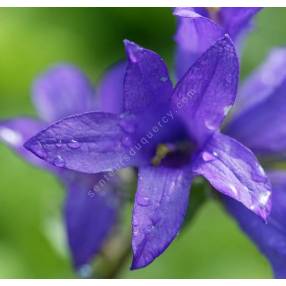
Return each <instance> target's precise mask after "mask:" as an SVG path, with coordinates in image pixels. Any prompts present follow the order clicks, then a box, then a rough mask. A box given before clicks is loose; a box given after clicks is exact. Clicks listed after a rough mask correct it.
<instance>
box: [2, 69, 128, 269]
mask: <svg viewBox="0 0 286 286" xmlns="http://www.w3.org/2000/svg"><path fill="white" fill-rule="evenodd" d="M122 74H123V66H118V67H116V68H115V69H113V70H111V71H110V72H109V73H108V74H107V75H106V77H105V78H104V80H103V83H102V85H101V87H100V92H99V93H100V98H99V100H98V102H96V101H95V99H94V89H93V87H92V86H91V84H90V82H89V80H88V79H87V78H86V76H85V75H84V74H82V73H81V71H79V70H78V69H77V68H75V67H73V66H71V65H59V66H56V67H54V68H51V69H50V70H48V71H47V72H46V73H45V74H43V75H41V76H40V77H39V78H38V79H37V80H36V81H35V83H34V85H33V102H34V105H35V108H36V110H37V111H38V115H39V119H34V118H28V117H19V118H12V119H9V120H4V121H1V122H0V139H1V140H2V141H3V142H5V143H7V144H8V146H10V147H11V148H12V149H13V150H15V151H16V152H17V153H18V154H19V155H20V156H22V157H23V158H24V159H25V160H27V161H29V162H30V163H32V164H34V165H35V166H37V167H41V168H44V169H46V170H48V171H50V172H52V173H53V174H54V175H56V176H57V177H58V178H59V180H60V181H61V182H62V183H63V184H64V186H65V188H66V200H65V206H64V219H65V227H66V231H67V238H68V242H69V246H70V249H71V254H72V258H73V264H74V266H75V267H76V269H79V270H80V267H82V266H84V265H85V264H87V263H89V262H90V260H91V259H92V258H93V257H94V255H95V254H97V253H98V252H99V251H100V250H101V247H102V245H103V243H104V241H105V240H106V238H107V236H108V234H109V233H110V231H111V228H112V226H113V225H114V223H115V222H116V218H117V212H118V197H117V194H116V192H115V188H117V184H118V182H117V179H116V178H115V177H112V178H110V180H109V182H108V184H104V185H103V186H102V189H103V190H102V191H101V192H100V193H98V194H97V193H95V192H94V190H93V188H94V186H97V185H101V180H102V179H103V178H104V177H105V176H106V175H108V174H107V173H98V174H94V175H89V174H83V173H79V172H74V171H68V170H63V169H62V168H60V167H62V166H63V163H62V161H61V160H60V158H57V160H55V162H54V166H51V165H49V164H46V163H45V162H44V161H42V160H39V158H37V157H36V156H34V155H33V154H32V153H30V152H28V151H27V150H26V149H25V148H24V147H23V144H24V142H25V141H26V140H28V139H29V138H30V137H31V136H33V135H35V134H36V133H37V132H39V131H40V130H41V129H43V128H45V127H46V126H48V124H49V123H51V122H52V121H55V120H57V119H60V118H62V117H64V116H67V115H70V114H76V113H81V112H84V111H88V110H98V109H99V108H100V109H101V110H106V104H105V103H104V98H105V97H106V96H107V95H108V97H109V98H110V97H111V98H112V97H113V96H114V95H113V94H114V91H110V90H109V89H108V88H106V84H107V83H109V82H113V84H114V85H116V84H117V85H118V82H120V81H121V82H122V80H123V78H120V75H122ZM121 84H122V83H121ZM116 92H117V93H119V94H120V89H118V90H117V91H116ZM117 97H118V96H117ZM115 106H116V109H118V106H117V105H115ZM107 111H110V112H116V110H115V108H114V109H112V105H110V104H109V106H108V109H107ZM61 144H62V143H61V141H60V140H59V141H58V142H57V146H58V148H60V146H61ZM79 147H80V146H79V143H78V142H76V141H73V140H72V141H70V142H69V148H71V149H73V150H76V149H77V148H79Z"/></svg>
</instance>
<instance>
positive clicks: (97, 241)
mask: <svg viewBox="0 0 286 286" xmlns="http://www.w3.org/2000/svg"><path fill="white" fill-rule="evenodd" d="M103 176H104V174H103V173H102V174H96V175H83V174H79V173H75V172H68V173H66V174H65V177H64V181H65V185H66V188H67V195H66V201H65V208H64V216H65V222H66V229H67V236H68V242H69V245H70V249H71V254H72V258H73V262H74V266H75V267H76V268H80V267H81V266H83V265H85V264H88V263H90V262H91V259H92V258H93V257H94V256H95V255H96V254H98V252H99V251H100V249H101V247H102V246H103V243H104V242H105V241H106V239H107V237H108V235H109V234H110V231H111V229H112V226H113V225H114V223H115V222H116V218H117V210H118V199H117V196H116V193H115V192H113V191H112V187H113V186H112V184H111V181H108V182H107V183H106V184H105V185H104V187H103V188H102V189H101V190H100V191H98V192H94V191H93V189H94V187H95V186H96V185H97V184H99V182H100V180H101V179H103V178H104V177H103Z"/></svg>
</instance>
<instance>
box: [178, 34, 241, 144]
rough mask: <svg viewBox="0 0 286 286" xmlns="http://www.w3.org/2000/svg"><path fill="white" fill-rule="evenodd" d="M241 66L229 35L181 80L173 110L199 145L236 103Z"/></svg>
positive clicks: (203, 56) (208, 51)
mask: <svg viewBox="0 0 286 286" xmlns="http://www.w3.org/2000/svg"><path fill="white" fill-rule="evenodd" d="M238 75H239V65H238V59H237V56H236V52H235V48H234V46H233V43H232V42H231V40H230V39H229V37H228V36H225V37H224V38H221V39H220V40H218V41H217V42H216V43H215V44H214V45H213V46H211V48H210V49H208V50H207V51H206V52H205V53H204V54H203V55H202V56H201V57H200V58H199V59H198V61H196V62H195V64H193V65H192V67H191V68H190V69H189V71H188V72H187V73H186V75H185V76H184V77H183V78H182V79H181V80H180V81H179V82H178V84H177V86H176V89H175V92H174V95H173V109H174V112H175V113H178V114H179V116H181V117H182V118H183V120H184V122H185V124H186V126H187V128H188V130H189V133H190V135H191V136H192V137H193V138H194V139H195V140H196V141H197V142H198V143H200V144H203V142H204V141H205V140H206V139H207V138H208V137H209V136H210V135H211V134H212V133H214V132H215V131H216V130H217V129H218V128H219V127H220V125H221V123H222V121H223V119H224V118H225V116H226V114H227V112H228V111H229V109H230V108H231V106H232V105H233V103H234V100H235V97H236V89H237V83H238Z"/></svg>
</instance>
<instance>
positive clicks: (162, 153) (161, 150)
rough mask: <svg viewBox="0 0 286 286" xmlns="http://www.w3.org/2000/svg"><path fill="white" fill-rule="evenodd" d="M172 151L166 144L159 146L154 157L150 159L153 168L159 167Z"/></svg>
mask: <svg viewBox="0 0 286 286" xmlns="http://www.w3.org/2000/svg"><path fill="white" fill-rule="evenodd" d="M170 152H172V150H171V149H170V148H169V147H168V146H167V145H166V144H159V145H158V146H157V149H156V153H155V156H154V157H153V159H152V164H153V165H154V166H158V165H160V163H161V161H162V160H163V159H164V158H165V157H166V156H167V155H168V154H169V153H170Z"/></svg>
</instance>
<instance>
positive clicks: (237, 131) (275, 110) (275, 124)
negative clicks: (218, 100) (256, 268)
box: [224, 48, 286, 278]
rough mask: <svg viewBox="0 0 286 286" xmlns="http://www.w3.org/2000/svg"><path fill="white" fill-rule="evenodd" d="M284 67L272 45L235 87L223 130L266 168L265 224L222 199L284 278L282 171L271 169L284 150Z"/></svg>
mask: <svg viewBox="0 0 286 286" xmlns="http://www.w3.org/2000/svg"><path fill="white" fill-rule="evenodd" d="M285 65H286V49H285V48H276V49H273V50H272V51H271V53H270V55H269V56H268V58H267V59H266V61H265V62H264V63H263V65H262V66H261V67H259V68H258V69H257V70H256V71H255V72H253V74H252V75H250V77H249V78H248V79H247V80H246V81H245V83H244V84H243V86H242V87H241V90H240V93H239V97H238V99H239V100H238V102H237V105H236V109H235V112H234V114H233V119H232V120H231V121H230V122H229V124H228V125H227V126H226V128H225V132H226V133H227V134H229V135H231V136H233V137H234V138H236V139H238V140H240V141H241V142H243V144H245V145H246V146H248V147H249V148H251V150H252V151H254V153H255V154H256V155H257V156H259V158H260V159H261V161H262V162H265V163H266V164H267V166H268V170H267V173H268V175H269V177H270V180H271V183H272V186H273V193H272V212H271V214H270V216H269V217H268V219H267V221H268V223H267V224H265V223H264V222H263V221H262V220H261V219H260V218H259V217H257V216H253V215H252V213H251V212H249V211H248V210H247V209H246V208H244V207H241V206H240V205H238V204H236V202H234V201H232V200H231V199H227V198H224V203H225V205H226V207H227V209H228V211H229V212H230V214H231V215H232V216H233V217H234V218H235V219H236V220H237V221H238V223H239V225H240V226H241V228H242V229H243V230H244V231H245V232H246V233H247V234H248V236H249V237H250V238H251V239H252V240H253V241H254V243H255V244H256V245H257V246H258V247H259V249H260V250H261V252H262V253H263V254H265V256H266V257H267V258H268V260H269V261H270V263H271V265H272V268H273V272H274V275H275V277H277V278H286V172H285V171H283V170H280V171H279V170H275V169H274V167H275V165H274V163H275V162H277V161H281V160H283V161H284V160H285V154H286V128H285V125H284V122H285V120H286V96H285V95H286V70H285Z"/></svg>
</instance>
